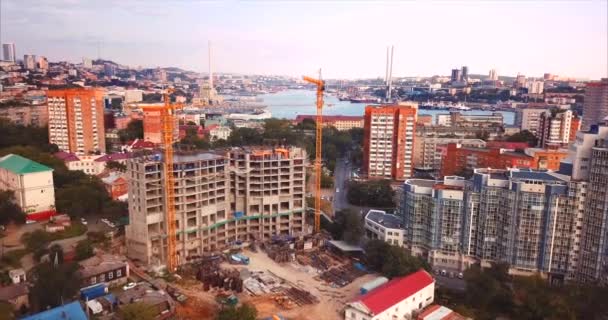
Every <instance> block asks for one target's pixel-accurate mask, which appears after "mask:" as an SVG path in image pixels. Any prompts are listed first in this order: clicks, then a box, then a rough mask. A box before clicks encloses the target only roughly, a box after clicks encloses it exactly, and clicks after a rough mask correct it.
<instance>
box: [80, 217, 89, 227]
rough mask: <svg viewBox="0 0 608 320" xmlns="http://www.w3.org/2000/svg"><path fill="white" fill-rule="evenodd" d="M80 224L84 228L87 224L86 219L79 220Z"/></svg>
mask: <svg viewBox="0 0 608 320" xmlns="http://www.w3.org/2000/svg"><path fill="white" fill-rule="evenodd" d="M80 223H82V224H84V225H85V226H86V225H87V224H88V222H87V219H85V218H80Z"/></svg>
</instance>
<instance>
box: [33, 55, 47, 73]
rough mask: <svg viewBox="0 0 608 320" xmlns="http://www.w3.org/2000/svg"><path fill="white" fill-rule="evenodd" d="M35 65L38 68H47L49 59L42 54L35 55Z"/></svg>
mask: <svg viewBox="0 0 608 320" xmlns="http://www.w3.org/2000/svg"><path fill="white" fill-rule="evenodd" d="M36 65H37V67H38V69H40V70H48V69H49V60H47V58H46V57H44V56H36Z"/></svg>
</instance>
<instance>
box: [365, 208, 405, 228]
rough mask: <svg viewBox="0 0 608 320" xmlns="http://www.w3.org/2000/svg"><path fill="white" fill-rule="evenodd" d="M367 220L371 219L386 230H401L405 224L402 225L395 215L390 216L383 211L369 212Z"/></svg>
mask: <svg viewBox="0 0 608 320" xmlns="http://www.w3.org/2000/svg"><path fill="white" fill-rule="evenodd" d="M365 219H369V220H371V221H373V222H375V223H377V224H379V225H381V226H383V227H385V228H390V229H400V228H402V226H403V224H402V223H401V219H400V218H399V217H398V216H396V215H394V214H388V213H386V212H384V211H381V210H369V212H368V213H367V215H366V216H365Z"/></svg>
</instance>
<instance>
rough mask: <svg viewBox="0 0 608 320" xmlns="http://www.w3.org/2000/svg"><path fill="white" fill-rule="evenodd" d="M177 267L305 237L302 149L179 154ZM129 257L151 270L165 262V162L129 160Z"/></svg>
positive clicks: (151, 157)
mask: <svg viewBox="0 0 608 320" xmlns="http://www.w3.org/2000/svg"><path fill="white" fill-rule="evenodd" d="M174 163H175V164H174V171H173V175H174V177H175V206H176V227H177V237H176V238H177V254H178V262H179V264H183V263H186V262H188V261H191V260H192V259H197V258H199V257H200V256H201V255H203V254H204V253H208V252H213V251H217V250H221V249H225V248H227V247H228V246H230V245H232V244H235V243H239V242H245V241H250V240H252V239H260V240H261V239H267V238H270V237H271V236H273V235H279V234H291V235H295V236H297V235H301V234H303V233H304V232H305V231H306V228H305V224H304V212H305V201H304V200H305V199H304V194H305V180H306V179H305V175H306V173H305V165H306V163H307V155H306V152H305V151H304V150H303V149H301V148H296V147H291V148H271V147H259V148H254V147H248V148H232V149H229V150H225V151H221V152H212V153H211V152H197V153H187V154H186V153H176V154H175V156H174ZM127 168H128V174H129V217H130V224H129V226H127V228H126V238H127V250H128V255H129V257H131V258H133V259H138V260H140V261H142V262H143V263H145V264H148V265H150V266H160V265H164V264H165V260H166V248H167V241H166V228H165V210H164V206H165V203H166V202H165V192H164V187H163V186H164V179H165V178H164V177H165V173H164V172H163V165H162V157H161V156H160V155H156V154H155V155H147V156H141V157H136V158H133V159H130V160H129V162H128V164H127Z"/></svg>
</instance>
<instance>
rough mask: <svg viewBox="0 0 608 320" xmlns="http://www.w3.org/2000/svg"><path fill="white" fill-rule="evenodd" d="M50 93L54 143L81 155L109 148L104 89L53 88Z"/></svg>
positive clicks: (50, 126)
mask: <svg viewBox="0 0 608 320" xmlns="http://www.w3.org/2000/svg"><path fill="white" fill-rule="evenodd" d="M47 95H48V103H47V104H48V113H49V142H50V143H54V144H56V145H57V146H58V147H59V149H60V150H62V151H66V152H71V153H75V154H78V155H85V154H89V153H95V152H101V153H103V152H105V151H106V142H105V131H104V113H103V95H104V92H103V91H102V90H100V89H93V88H79V89H62V90H49V91H48V94H47Z"/></svg>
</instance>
